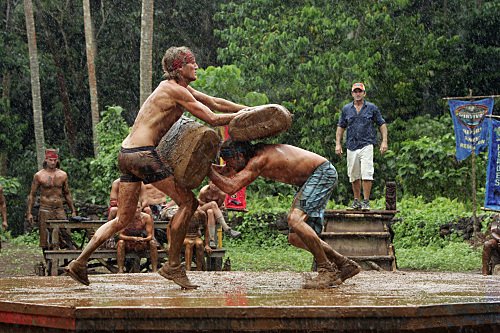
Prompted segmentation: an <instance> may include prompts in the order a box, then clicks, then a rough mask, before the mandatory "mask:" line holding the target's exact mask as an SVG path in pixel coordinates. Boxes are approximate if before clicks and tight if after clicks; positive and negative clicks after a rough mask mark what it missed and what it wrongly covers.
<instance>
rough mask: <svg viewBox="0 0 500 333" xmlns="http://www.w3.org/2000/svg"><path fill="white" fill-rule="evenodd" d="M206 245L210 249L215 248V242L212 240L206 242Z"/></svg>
mask: <svg viewBox="0 0 500 333" xmlns="http://www.w3.org/2000/svg"><path fill="white" fill-rule="evenodd" d="M208 245H209V246H210V248H211V249H216V248H217V244H215V241H214V240H213V239H211V240H209V241H208Z"/></svg>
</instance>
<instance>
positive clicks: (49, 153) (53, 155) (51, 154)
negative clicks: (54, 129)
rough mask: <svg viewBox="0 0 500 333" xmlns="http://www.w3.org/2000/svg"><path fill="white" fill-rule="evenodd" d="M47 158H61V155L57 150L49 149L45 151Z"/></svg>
mask: <svg viewBox="0 0 500 333" xmlns="http://www.w3.org/2000/svg"><path fill="white" fill-rule="evenodd" d="M45 158H59V156H57V150H55V149H47V150H46V151H45Z"/></svg>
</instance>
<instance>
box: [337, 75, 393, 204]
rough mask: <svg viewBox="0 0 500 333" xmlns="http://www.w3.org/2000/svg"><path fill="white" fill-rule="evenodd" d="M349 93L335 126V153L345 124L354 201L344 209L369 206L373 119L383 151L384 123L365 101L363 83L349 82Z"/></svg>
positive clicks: (378, 112)
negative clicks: (350, 97) (351, 98)
mask: <svg viewBox="0 0 500 333" xmlns="http://www.w3.org/2000/svg"><path fill="white" fill-rule="evenodd" d="M351 95H352V97H353V98H354V101H353V102H352V103H349V104H347V105H345V106H344V107H343V108H342V114H341V116H340V119H339V123H338V127H337V143H336V145H335V153H336V154H337V155H341V154H342V145H341V140H342V135H343V134H344V131H345V129H346V128H347V140H346V146H347V174H348V175H349V181H350V182H351V183H352V190H353V192H354V202H353V204H352V205H351V206H350V207H349V208H348V209H350V210H369V209H370V191H371V188H372V181H373V172H374V170H373V147H374V146H375V145H376V144H377V136H376V133H375V127H374V126H373V123H375V124H377V126H379V127H380V133H382V143H381V144H380V152H381V153H382V154H383V153H385V152H386V151H387V126H386V124H385V120H384V118H382V115H381V114H380V110H379V109H378V107H377V106H376V105H375V104H372V103H370V102H367V101H365V96H366V91H365V86H364V84H363V83H355V84H354V85H353V86H352V92H351ZM361 180H362V181H363V197H364V200H363V201H361Z"/></svg>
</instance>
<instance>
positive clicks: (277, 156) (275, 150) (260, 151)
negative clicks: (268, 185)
mask: <svg viewBox="0 0 500 333" xmlns="http://www.w3.org/2000/svg"><path fill="white" fill-rule="evenodd" d="M326 161H327V160H326V158H324V157H322V156H320V155H317V154H315V153H313V152H310V151H307V150H304V149H301V148H298V147H294V146H290V145H285V144H266V145H263V146H261V147H258V148H257V149H255V154H254V156H253V157H252V158H250V159H249V160H248V163H246V165H242V164H240V163H239V161H238V160H237V159H235V158H231V159H228V160H226V166H225V167H222V168H219V167H217V166H215V165H213V166H212V167H213V168H214V169H216V170H217V169H218V171H219V172H221V173H222V174H226V175H232V174H235V173H236V172H237V174H236V175H235V177H234V178H233V179H232V180H231V182H225V181H224V180H223V179H219V181H222V182H223V183H224V187H223V188H221V189H222V190H223V191H224V192H226V193H227V194H229V195H233V194H234V193H236V192H238V191H239V190H240V189H242V188H243V187H245V186H247V185H249V184H250V183H252V182H253V181H254V180H255V179H257V178H258V177H259V176H262V177H264V178H267V179H271V180H275V181H279V182H281V183H285V184H290V185H296V186H300V185H302V184H304V182H305V181H306V180H307V179H308V178H309V176H311V174H312V173H313V171H314V170H315V169H316V168H317V167H318V166H319V165H320V164H322V163H324V162H326ZM214 173H215V174H216V173H217V172H213V170H211V171H210V173H209V177H212V176H213V175H214ZM215 177H217V175H215Z"/></svg>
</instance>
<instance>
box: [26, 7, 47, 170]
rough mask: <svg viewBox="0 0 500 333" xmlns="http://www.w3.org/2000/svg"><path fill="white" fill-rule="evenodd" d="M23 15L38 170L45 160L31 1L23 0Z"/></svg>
mask: <svg viewBox="0 0 500 333" xmlns="http://www.w3.org/2000/svg"><path fill="white" fill-rule="evenodd" d="M24 15H25V16H26V33H27V35H28V48H29V56H30V72H31V96H32V98H33V126H34V129H35V143H36V157H37V162H38V168H39V169H41V168H42V165H43V160H44V159H45V137H44V134H43V119H42V98H41V95H40V72H39V68H38V55H37V48H36V32H35V20H34V18H33V4H32V2H31V0H24Z"/></svg>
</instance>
